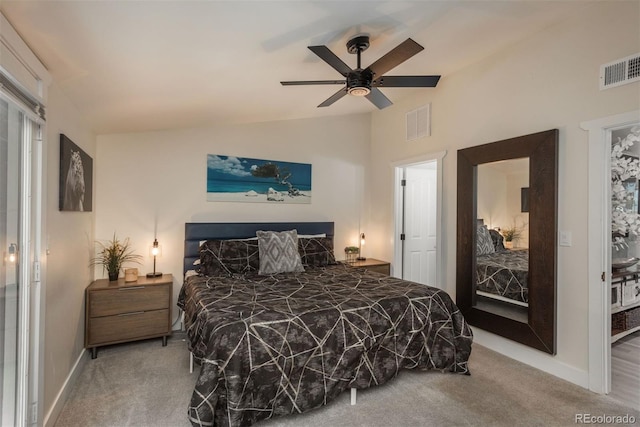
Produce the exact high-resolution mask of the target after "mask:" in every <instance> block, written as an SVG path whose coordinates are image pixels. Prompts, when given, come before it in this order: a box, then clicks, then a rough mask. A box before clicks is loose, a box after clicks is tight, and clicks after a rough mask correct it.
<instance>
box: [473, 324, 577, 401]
mask: <svg viewBox="0 0 640 427" xmlns="http://www.w3.org/2000/svg"><path fill="white" fill-rule="evenodd" d="M472 330H473V341H474V343H477V344H480V345H481V346H483V347H487V348H488V349H490V350H493V351H495V352H497V353H500V354H503V355H505V356H507V357H509V358H511V359H515V360H517V361H518V362H522V363H525V364H527V365H529V366H532V367H534V368H536V369H540V370H541V371H544V372H546V373H548V374H551V375H553V376H555V377H558V378H561V379H563V380H565V381H569V382H570V383H573V384H576V385H578V386H580V387H583V388H586V389H588V388H589V372H588V371H585V370H582V369H578V368H576V367H575V366H571V365H567V364H566V363H564V362H562V361H560V360H558V359H557V358H556V357H555V356H552V355H550V354H547V353H543V352H541V351H538V350H534V349H531V348H529V347H527V346H525V345H522V344H520V343H517V342H515V341H511V340H508V339H506V338H503V337H501V336H498V335H495V334H492V333H490V332H487V331H484V330H482V329H478V328H476V327H472ZM471 354H472V356H473V351H472V352H471Z"/></svg>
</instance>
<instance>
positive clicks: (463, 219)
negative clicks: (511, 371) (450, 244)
mask: <svg viewBox="0 0 640 427" xmlns="http://www.w3.org/2000/svg"><path fill="white" fill-rule="evenodd" d="M557 158H558V130H557V129H554V130H549V131H545V132H539V133H535V134H531V135H525V136H520V137H517V138H511V139H507V140H503V141H497V142H493V143H490V144H484V145H479V146H475V147H470V148H466V149H462V150H458V178H457V179H458V182H457V188H458V207H457V222H458V224H457V259H456V271H457V274H456V282H457V283H456V303H457V305H458V307H459V308H460V310H462V312H463V314H464V316H465V318H466V319H467V321H468V322H469V323H470V324H471V325H475V326H477V327H478V328H480V329H484V330H486V331H489V332H492V333H495V334H498V335H501V336H503V337H505V338H508V339H511V340H514V341H517V342H520V343H522V344H525V345H528V346H530V347H533V348H536V349H538V350H541V351H544V352H547V353H551V354H555V352H556V264H557V260H556V236H557V193H558V190H557V181H558V173H557V169H558V167H557Z"/></svg>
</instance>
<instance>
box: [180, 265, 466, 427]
mask: <svg viewBox="0 0 640 427" xmlns="http://www.w3.org/2000/svg"><path fill="white" fill-rule="evenodd" d="M178 305H179V306H180V307H181V308H182V309H183V310H184V312H185V327H186V331H187V336H188V346H189V350H190V351H192V352H193V353H194V356H195V357H196V358H197V359H199V361H200V362H201V370H200V374H199V377H198V379H197V383H196V386H195V390H194V392H193V395H192V398H191V402H190V404H189V408H188V417H189V420H190V421H191V423H192V424H193V425H194V426H211V425H215V426H240V425H250V424H253V423H254V422H256V421H258V420H261V419H266V418H271V417H275V416H281V415H286V414H292V413H299V412H303V411H306V410H309V409H312V408H317V407H319V406H322V405H325V404H326V403H328V402H329V401H331V400H332V399H334V398H335V397H337V396H338V395H339V394H340V393H342V392H343V391H345V390H347V389H349V388H360V389H362V388H367V387H371V386H374V385H379V384H383V383H385V382H387V381H389V380H390V379H392V378H394V377H395V376H396V375H397V374H398V372H399V371H400V370H401V369H423V370H427V369H437V370H441V371H450V372H457V373H464V374H468V373H469V372H468V368H467V360H468V358H469V355H470V353H471V343H472V334H471V330H470V328H469V326H468V325H467V323H466V322H465V320H464V318H463V317H462V314H461V313H460V311H459V310H458V308H457V307H456V305H455V304H454V303H453V301H452V300H451V298H450V297H449V295H448V294H447V293H446V292H444V291H442V290H439V289H436V288H432V287H428V286H424V285H420V284H417V283H413V282H408V281H404V280H400V279H396V278H393V277H388V276H383V275H381V274H378V273H375V272H369V271H363V270H358V269H354V268H350V267H346V266H344V265H335V266H334V265H332V266H327V267H318V268H308V269H307V271H306V272H302V273H288V274H278V275H272V276H258V275H257V274H247V275H244V276H239V277H205V276H191V277H188V278H187V279H186V280H185V283H184V285H183V287H182V289H181V291H180V296H179V299H178Z"/></svg>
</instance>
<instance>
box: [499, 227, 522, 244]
mask: <svg viewBox="0 0 640 427" xmlns="http://www.w3.org/2000/svg"><path fill="white" fill-rule="evenodd" d="M522 230H523V227H518V226H516V225H515V223H514V224H513V225H512V226H511V227H507V228H503V229H502V230H501V232H502V237H504V247H505V248H507V249H511V248H513V241H514V240H517V239H519V238H520V237H521V236H522Z"/></svg>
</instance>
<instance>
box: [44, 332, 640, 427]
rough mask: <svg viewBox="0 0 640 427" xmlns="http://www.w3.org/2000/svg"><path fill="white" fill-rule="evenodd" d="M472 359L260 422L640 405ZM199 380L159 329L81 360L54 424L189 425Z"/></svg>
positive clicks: (463, 417) (445, 418)
mask: <svg viewBox="0 0 640 427" xmlns="http://www.w3.org/2000/svg"><path fill="white" fill-rule="evenodd" d="M196 368H197V366H196ZM470 369H471V375H470V376H465V375H454V374H448V373H440V372H413V371H405V372H402V373H401V374H400V375H399V376H398V377H397V378H396V379H394V380H392V381H391V382H390V383H388V384H386V385H383V386H381V387H375V388H371V389H368V390H361V391H359V392H358V404H357V405H356V406H350V405H349V393H348V392H347V393H344V394H343V395H342V396H341V397H340V398H338V399H337V400H335V401H333V402H331V403H330V404H329V405H327V406H326V407H323V408H320V409H316V410H314V411H311V412H309V413H306V414H300V415H291V416H287V417H281V418H276V419H272V420H266V421H263V422H261V423H258V424H257V426H261V427H275V426H296V427H297V426H311V427H314V426H318V427H319V426H354V427H355V426H363V427H364V426H367V427H370V426H385V427H386V426H438V427H443V426H571V425H575V424H576V423H575V417H576V414H583V413H585V414H591V415H594V416H602V415H611V416H614V415H626V414H630V415H632V416H634V417H635V419H636V423H638V424H640V411H637V410H633V409H631V408H629V407H626V406H624V405H622V404H620V403H618V402H617V401H615V400H613V399H612V398H610V397H608V396H600V395H597V394H595V393H591V392H589V391H588V390H585V389H582V388H580V387H577V386H575V385H573V384H570V383H568V382H566V381H563V380H560V379H558V378H556V377H553V376H551V375H548V374H545V373H543V372H541V371H538V370H536V369H533V368H531V367H529V366H527V365H524V364H522V363H519V362H517V361H515V360H512V359H509V358H507V357H504V356H502V355H500V354H498V353H495V352H493V351H491V350H488V349H486V348H484V347H481V346H479V345H477V344H474V346H473V352H472V355H471V360H470ZM195 380H196V373H193V374H189V357H188V353H187V350H186V344H185V342H184V341H183V336H182V335H181V334H180V333H178V334H175V335H174V336H173V337H172V338H171V339H170V340H169V343H168V345H167V347H162V346H161V342H160V340H159V339H158V340H149V341H144V342H138V343H130V344H123V345H117V346H111V347H106V348H104V349H101V350H100V352H99V354H98V358H97V359H95V360H90V361H88V362H87V365H86V368H85V370H84V371H83V372H82V374H81V375H80V378H79V380H78V383H77V384H76V385H75V387H74V389H73V391H72V392H71V395H70V397H69V400H68V401H67V403H66V405H65V407H64V409H63V410H62V413H61V414H60V417H59V419H58V421H57V423H56V426H57V427H64V426H176V427H177V426H189V425H190V424H189V422H188V420H187V418H186V408H187V403H188V401H189V399H190V396H191V391H192V388H193V385H194V384H195ZM600 425H602V424H600Z"/></svg>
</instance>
